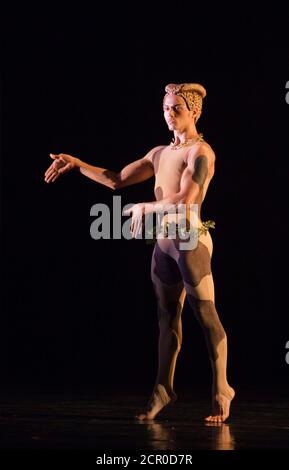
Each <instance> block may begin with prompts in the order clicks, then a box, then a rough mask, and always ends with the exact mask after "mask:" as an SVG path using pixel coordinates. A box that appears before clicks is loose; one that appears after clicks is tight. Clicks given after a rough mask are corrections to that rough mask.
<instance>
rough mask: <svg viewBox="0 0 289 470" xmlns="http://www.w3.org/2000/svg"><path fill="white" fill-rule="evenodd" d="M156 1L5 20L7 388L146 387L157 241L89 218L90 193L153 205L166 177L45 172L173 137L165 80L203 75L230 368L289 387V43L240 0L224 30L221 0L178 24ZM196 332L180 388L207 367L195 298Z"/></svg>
mask: <svg viewBox="0 0 289 470" xmlns="http://www.w3.org/2000/svg"><path fill="white" fill-rule="evenodd" d="M138 8H139V9H138ZM150 8H151V7H147V8H145V7H142V8H141V7H137V6H135V7H134V10H133V11H132V10H130V9H129V8H128V9H127V11H126V10H121V9H119V10H116V9H114V10H113V12H111V14H109V13H108V12H106V13H101V12H99V13H98V15H90V13H89V12H88V11H87V12H82V13H81V14H79V16H77V13H78V12H77V11H74V12H73V14H72V12H71V11H69V13H67V17H66V18H63V19H62V18H59V17H57V16H55V17H52V18H51V20H50V19H49V18H48V13H49V12H44V13H42V14H40V13H39V12H36V13H35V12H34V14H35V15H36V18H37V20H32V17H30V16H29V13H27V12H26V13H27V18H26V19H25V21H24V20H23V17H22V16H21V12H20V13H19V12H18V15H17V17H13V16H11V15H10V16H9V19H10V22H8V20H7V24H6V26H8V27H6V28H5V29H4V33H3V30H2V33H3V38H2V39H3V46H4V48H3V56H2V57H3V59H2V66H3V67H2V85H1V86H2V90H1V95H2V131H1V132H2V164H1V182H2V185H1V211H2V216H1V224H2V230H1V236H2V239H1V248H2V255H1V256H2V262H1V266H2V273H1V275H2V280H1V285H2V287H3V289H2V294H1V298H2V305H1V341H0V357H1V383H2V385H1V386H7V387H12V386H17V387H18V388H19V387H20V388H26V387H28V388H29V387H40V388H41V387H43V388H44V389H47V390H48V389H53V388H57V387H72V388H77V387H93V388H95V389H98V388H99V387H112V388H113V389H121V388H131V389H132V388H133V387H136V388H137V387H145V388H147V390H150V389H151V387H152V385H153V382H154V378H155V373H156V367H157V362H156V361H157V338H158V324H157V315H156V303H155V299H154V294H153V290H152V285H151V281H150V258H151V253H152V246H150V245H147V244H146V243H145V241H142V240H137V241H136V240H131V241H126V240H124V239H122V240H99V241H95V240H93V239H92V238H91V237H90V231H89V230H90V224H91V223H92V221H93V218H92V217H91V216H90V208H91V206H92V205H93V204H95V203H104V204H108V205H109V206H110V207H111V208H112V202H113V195H121V196H122V204H123V205H124V204H126V203H129V202H140V201H151V200H153V183H154V182H153V179H151V180H148V181H147V182H145V183H142V184H141V185H136V186H131V187H128V188H125V189H123V190H122V191H117V192H113V191H111V190H110V189H108V188H105V187H102V186H100V185H97V184H96V183H94V182H92V181H91V180H89V179H87V178H85V177H84V176H82V175H80V174H77V173H76V172H75V173H69V174H67V175H64V176H63V177H61V178H60V179H59V180H58V181H57V182H56V183H54V184H51V185H47V184H46V183H45V182H44V179H43V176H44V172H45V170H46V168H47V167H48V166H49V165H50V163H51V160H50V157H49V153H50V152H54V153H60V152H63V153H69V154H71V155H74V156H78V157H79V158H81V159H82V160H84V161H86V162H89V163H91V164H95V165H97V166H103V167H105V168H109V169H114V170H120V169H121V168H122V167H123V166H124V165H126V164H127V163H129V162H131V161H133V160H135V159H137V158H140V157H141V156H143V155H144V154H145V153H146V152H147V151H148V150H150V149H151V148H152V147H153V146H156V145H160V144H166V143H168V142H169V141H170V139H171V135H170V134H169V132H168V130H167V128H166V125H165V122H164V120H163V117H162V98H163V94H164V86H165V85H166V84H167V83H170V82H190V81H194V82H200V83H202V84H203V85H204V86H205V88H206V89H207V97H206V98H205V100H204V108H203V115H202V117H201V119H200V121H199V125H198V130H199V131H200V132H203V133H204V136H205V138H206V140H207V141H208V142H209V143H210V144H211V145H212V147H213V148H214V149H215V152H216V155H217V162H216V173H215V177H214V180H213V182H212V183H211V187H210V188H209V191H208V194H207V198H206V201H205V203H204V204H203V214H202V215H203V219H204V220H207V219H214V220H215V222H216V229H215V230H213V231H212V232H211V233H212V237H213V241H214V254H213V272H214V279H215V288H216V304H217V308H218V311H219V314H220V316H221V319H222V322H223V324H224V327H225V329H226V331H227V335H228V342H229V343H228V344H229V364H228V367H229V378H230V382H231V384H232V385H233V386H235V387H236V388H238V389H242V388H248V387H253V388H258V387H260V388H264V387H265V388H272V387H275V386H276V387H288V374H289V365H288V364H286V361H285V355H286V349H285V344H286V342H287V341H289V328H288V323H289V322H288V302H287V297H288V295H287V294H288V292H287V291H288V283H287V280H288V273H287V262H286V252H287V240H288V238H287V234H288V232H287V208H288V204H287V203H288V191H287V188H288V172H287V170H288V155H289V154H288V141H289V139H288V112H289V104H287V103H286V100H285V95H286V89H285V85H286V82H287V81H288V80H289V70H288V68H289V67H288V52H289V50H288V47H287V46H288V44H286V43H285V42H284V41H282V40H281V39H280V41H278V40H276V35H275V33H273V32H272V31H271V29H270V28H269V27H268V25H269V23H268V25H267V23H264V24H263V23H262V19H258V18H257V17H256V18H253V17H252V16H251V15H250V13H248V12H246V11H244V10H239V11H238V9H237V10H236V12H235V13H234V14H233V13H232V12H231V13H232V17H231V19H230V21H228V22H226V21H225V20H223V23H222V26H221V24H220V23H219V20H217V19H215V17H214V12H211V13H212V14H211V15H210V17H209V18H208V17H207V16H206V14H205V13H206V12H203V14H202V15H201V16H198V17H197V18H196V20H195V19H194V17H192V16H191V17H189V15H185V16H186V17H184V16H181V19H179V21H177V17H176V16H175V15H174V14H170V15H168V17H167V18H166V16H165V15H164V16H163V17H156V16H155V15H154V12H153V11H152V10H151V9H150ZM146 10H150V11H149V12H148V11H146ZM192 11H193V10H192ZM281 13H282V12H281ZM128 14H129V15H130V16H129V17H128V16H127V15H128ZM145 15H147V21H145V20H144V16H145ZM220 17H222V15H221V14H220ZM11 18H12V20H11ZM141 20H143V21H141ZM142 24H143V26H142ZM4 26H5V25H4ZM100 26H102V27H103V28H104V30H103V32H102V33H101V32H100ZM275 26H276V25H275ZM197 27H198V30H197ZM281 29H282V27H281V26H280V30H281ZM273 39H275V41H273ZM183 330H184V340H183V347H182V351H181V353H180V356H179V359H178V365H177V371H176V391H178V389H181V388H190V389H192V390H193V389H194V388H195V387H203V386H207V385H209V384H210V380H211V371H210V366H209V361H208V356H207V352H206V347H205V342H204V338H203V335H202V332H201V329H200V327H199V325H198V324H197V321H196V320H195V318H194V317H193V314H192V312H191V311H190V309H189V307H188V304H187V303H186V304H185V309H184V312H183ZM208 390H209V389H208Z"/></svg>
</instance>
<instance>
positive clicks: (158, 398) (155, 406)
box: [136, 384, 176, 421]
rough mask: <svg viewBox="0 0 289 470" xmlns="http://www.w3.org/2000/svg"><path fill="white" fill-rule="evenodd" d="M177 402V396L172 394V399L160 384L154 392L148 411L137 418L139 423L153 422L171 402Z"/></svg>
mask: <svg viewBox="0 0 289 470" xmlns="http://www.w3.org/2000/svg"><path fill="white" fill-rule="evenodd" d="M175 400H176V395H175V394H172V396H171V397H170V396H169V395H168V393H167V391H166V389H165V387H164V386H163V385H161V384H158V385H157V387H156V388H155V391H154V392H153V395H152V398H151V400H150V402H149V405H148V409H147V411H145V412H144V413H141V414H139V415H137V416H136V418H137V419H138V420H139V421H146V420H151V419H154V418H155V417H156V415H157V414H158V413H159V412H160V411H161V410H162V409H163V408H164V407H165V406H166V405H168V404H169V403H170V402H173V401H175Z"/></svg>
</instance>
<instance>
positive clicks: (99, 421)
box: [0, 390, 289, 451]
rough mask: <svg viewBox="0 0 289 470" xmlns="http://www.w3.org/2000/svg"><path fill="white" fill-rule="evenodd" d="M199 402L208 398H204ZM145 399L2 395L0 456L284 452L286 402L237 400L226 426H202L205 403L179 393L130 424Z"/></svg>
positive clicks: (256, 397)
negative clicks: (29, 452) (26, 452)
mask: <svg viewBox="0 0 289 470" xmlns="http://www.w3.org/2000/svg"><path fill="white" fill-rule="evenodd" d="M206 395H208V393H207V392H206ZM147 399H148V396H145V395H144V394H143V393H140V392H137V393H135V394H133V395H131V394H129V393H124V392H123V391H122V392H118V393H117V392H113V391H112V390H110V391H108V392H103V393H102V394H99V393H95V394H94V393H93V392H92V391H91V390H90V391H89V392H85V391H81V392H77V393H75V392H73V393H71V392H70V393H69V392H68V391H65V392H61V393H59V391H58V392H50V393H49V394H48V393H46V394H45V393H37V394H35V392H31V391H30V392H28V391H25V392H22V393H20V392H16V391H12V392H9V393H8V392H6V393H5V395H2V396H0V406H1V408H0V417H1V418H0V448H1V449H3V450H4V449H79V450H81V449H92V450H102V451H108V450H109V451H111V450H142V451H157V450H160V451H161V450H162V451H164V450H168V451H175V450H243V449H244V450H246V449H247V450H250V449H256V450H258V449H289V398H288V397H286V395H284V394H282V393H280V394H279V393H276V392H272V393H271V394H270V392H267V396H265V395H264V393H263V394H262V395H260V394H258V393H257V392H256V391H253V392H246V393H240V394H237V395H236V398H235V400H234V401H233V404H232V407H231V416H230V418H229V419H228V421H227V422H226V423H225V424H220V425H217V424H206V423H205V422H204V421H203V417H204V416H206V415H207V414H208V412H209V403H208V399H207V396H206V397H204V396H203V397H202V396H201V394H200V392H198V394H197V395H196V394H194V393H193V392H179V393H178V401H177V402H176V403H174V404H173V405H172V406H169V407H168V408H166V409H164V410H163V411H162V412H161V413H160V414H159V415H158V417H157V418H156V419H155V420H154V421H148V422H139V421H137V420H136V419H135V418H134V416H135V414H136V413H137V412H139V411H141V410H142V409H143V407H144V405H145V404H146V402H147Z"/></svg>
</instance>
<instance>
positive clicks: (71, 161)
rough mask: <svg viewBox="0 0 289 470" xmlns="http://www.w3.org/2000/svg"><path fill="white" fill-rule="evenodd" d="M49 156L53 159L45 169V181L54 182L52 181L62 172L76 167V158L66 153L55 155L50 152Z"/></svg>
mask: <svg viewBox="0 0 289 470" xmlns="http://www.w3.org/2000/svg"><path fill="white" fill-rule="evenodd" d="M50 157H51V158H52V159H53V160H54V161H53V163H52V164H51V165H50V167H49V168H48V169H47V170H46V172H45V175H44V181H45V182H46V183H54V181H55V180H56V179H57V178H58V177H59V176H60V175H63V174H64V173H67V172H68V171H70V170H72V169H73V168H75V167H76V160H77V159H76V158H75V157H72V156H71V155H67V154H66V153H59V154H58V155H55V154H54V153H50Z"/></svg>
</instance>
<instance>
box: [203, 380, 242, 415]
mask: <svg viewBox="0 0 289 470" xmlns="http://www.w3.org/2000/svg"><path fill="white" fill-rule="evenodd" d="M234 396H235V390H234V389H233V388H232V387H230V386H228V387H227V388H226V390H225V391H224V392H219V393H216V394H214V395H213V402H212V414H211V415H210V416H208V417H207V418H205V420H206V421H209V422H212V423H223V422H224V421H225V420H226V419H227V418H228V416H229V414H230V405H231V401H232V400H233V398H234Z"/></svg>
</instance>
